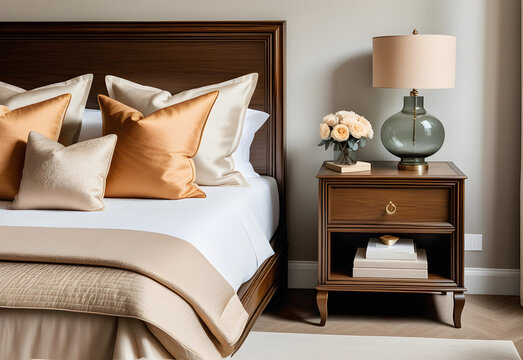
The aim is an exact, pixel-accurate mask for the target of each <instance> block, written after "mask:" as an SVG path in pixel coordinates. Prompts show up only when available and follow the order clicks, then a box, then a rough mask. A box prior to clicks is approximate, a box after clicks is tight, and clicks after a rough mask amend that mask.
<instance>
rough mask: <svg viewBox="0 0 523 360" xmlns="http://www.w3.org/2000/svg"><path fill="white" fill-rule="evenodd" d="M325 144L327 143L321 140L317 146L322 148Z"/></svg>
mask: <svg viewBox="0 0 523 360" xmlns="http://www.w3.org/2000/svg"><path fill="white" fill-rule="evenodd" d="M326 142H327V140H322V141H321V143H319V144H318V146H323V145H325V143H326Z"/></svg>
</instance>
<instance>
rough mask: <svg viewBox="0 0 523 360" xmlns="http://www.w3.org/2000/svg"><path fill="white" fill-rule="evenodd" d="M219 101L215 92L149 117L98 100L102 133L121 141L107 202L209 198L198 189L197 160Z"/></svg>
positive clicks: (117, 149)
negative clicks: (122, 199) (210, 114)
mask: <svg viewBox="0 0 523 360" xmlns="http://www.w3.org/2000/svg"><path fill="white" fill-rule="evenodd" d="M217 97H218V91H213V92H211V93H208V94H205V95H202V96H199V97H196V98H194V99H191V100H187V101H184V102H181V103H178V104H175V105H172V106H168V107H165V108H163V109H160V110H158V111H155V112H154V113H152V114H151V115H149V116H147V117H144V116H143V115H142V114H141V113H140V112H138V111H136V110H134V109H133V108H131V107H129V106H126V105H124V104H122V103H120V102H118V101H116V100H113V99H111V98H109V97H107V96H104V95H98V103H99V104H100V109H101V110H102V132H103V134H104V135H108V134H116V136H118V141H117V143H116V148H115V150H114V155H113V161H112V163H111V169H110V170H109V176H108V177H107V186H106V189H105V196H107V197H138V198H156V199H183V198H189V197H200V198H202V197H205V193H204V192H203V191H201V190H200V188H198V186H197V185H196V184H194V178H195V171H194V163H193V160H192V159H191V158H192V157H193V156H194V155H196V152H197V151H198V147H199V146H200V140H201V138H202V134H203V129H204V128H205V123H206V122H207V118H208V117H209V113H210V112H211V109H212V107H213V105H214V102H215V101H216V98H217Z"/></svg>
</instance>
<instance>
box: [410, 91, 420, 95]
mask: <svg viewBox="0 0 523 360" xmlns="http://www.w3.org/2000/svg"><path fill="white" fill-rule="evenodd" d="M418 95H419V91H418V90H417V89H412V90H411V91H410V96H418Z"/></svg>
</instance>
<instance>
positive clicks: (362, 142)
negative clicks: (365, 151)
mask: <svg viewBox="0 0 523 360" xmlns="http://www.w3.org/2000/svg"><path fill="white" fill-rule="evenodd" d="M365 142H366V141H365V138H361V139H360V142H359V144H360V146H361V147H364V146H365Z"/></svg>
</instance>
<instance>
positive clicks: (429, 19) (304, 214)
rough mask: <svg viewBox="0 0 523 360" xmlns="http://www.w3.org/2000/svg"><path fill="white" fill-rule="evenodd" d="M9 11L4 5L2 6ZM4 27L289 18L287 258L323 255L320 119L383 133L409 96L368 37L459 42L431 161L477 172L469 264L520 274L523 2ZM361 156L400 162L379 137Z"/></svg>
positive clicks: (152, 10) (26, 7) (77, 11)
mask: <svg viewBox="0 0 523 360" xmlns="http://www.w3.org/2000/svg"><path fill="white" fill-rule="evenodd" d="M2 2H3V3H4V4H5V3H6V2H7V0H2ZM1 8H2V10H1V11H0V20H258V19H267V20H274V19H277V20H279V19H284V20H287V22H288V23H287V25H288V26H287V110H286V111H287V113H286V115H287V156H288V162H287V164H288V179H289V182H288V185H289V188H288V200H289V210H288V211H289V216H288V217H289V236H290V239H289V240H290V258H291V259H292V260H315V259H316V248H317V245H316V216H317V204H316V202H317V188H316V186H317V183H316V180H315V178H314V176H315V174H316V171H317V169H318V167H319V165H320V164H321V162H322V160H324V159H327V158H330V157H331V156H332V155H331V154H330V153H325V152H324V151H323V150H322V149H320V148H317V147H316V144H317V143H318V135H317V128H318V121H319V120H320V119H321V117H322V116H323V115H324V114H326V113H329V112H332V111H334V110H339V109H347V110H355V111H356V112H358V113H360V114H363V115H365V116H366V117H367V118H368V119H369V120H371V122H372V123H373V125H374V127H375V129H376V130H378V129H379V128H380V126H381V124H382V123H383V121H384V120H385V119H386V118H387V117H388V116H389V115H391V114H392V113H394V112H397V111H399V109H400V107H401V102H402V96H403V95H406V91H402V90H388V89H373V88H372V87H371V38H372V37H373V36H376V35H387V34H408V33H409V32H410V31H411V30H412V28H414V27H417V28H418V30H419V31H420V32H421V33H442V34H451V35H456V36H457V39H458V54H457V78H456V88H455V89H449V90H432V91H424V92H423V93H424V95H425V96H426V98H425V105H426V107H427V110H428V111H429V112H431V113H433V114H435V115H437V116H438V117H439V118H440V119H441V120H442V122H443V123H444V125H445V129H446V132H447V138H446V140H445V144H444V145H443V148H442V150H441V151H440V152H439V153H438V154H436V155H435V156H434V157H433V159H434V160H452V161H454V162H455V163H456V164H457V165H458V166H459V167H461V168H462V170H463V171H464V172H465V173H466V174H467V175H468V176H469V180H468V181H467V191H466V232H467V233H482V234H483V235H484V245H483V249H484V250H483V252H480V253H479V252H478V253H467V255H466V265H467V266H473V267H497V268H518V267H519V265H518V254H519V252H518V249H519V233H518V224H519V222H518V217H519V206H518V194H519V190H518V189H519V188H518V181H519V168H520V165H519V153H520V152H519V145H520V139H519V134H520V66H519V64H520V49H521V45H520V14H521V12H520V1H519V0H497V1H496V0H437V1H435V0H417V1H412V0H395V1H391V0H366V1H362V0H336V1H335V0H324V1H318V0H301V1H299V0H263V1H262V0H259V1H248V0H220V1H217V0H193V1H180V0H148V1H128V0H127V1H124V0H103V1H102V0H83V1H78V0H46V1H42V0H32V1H27V0H17V1H10V2H9V6H2V7H1ZM360 156H361V157H362V158H364V159H393V157H392V156H391V155H389V154H388V153H387V152H386V150H385V149H384V148H383V146H382V145H381V142H380V140H379V136H378V137H377V138H376V139H375V140H373V141H371V142H370V143H369V144H368V146H367V147H366V148H365V149H364V150H363V151H361V155H360Z"/></svg>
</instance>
